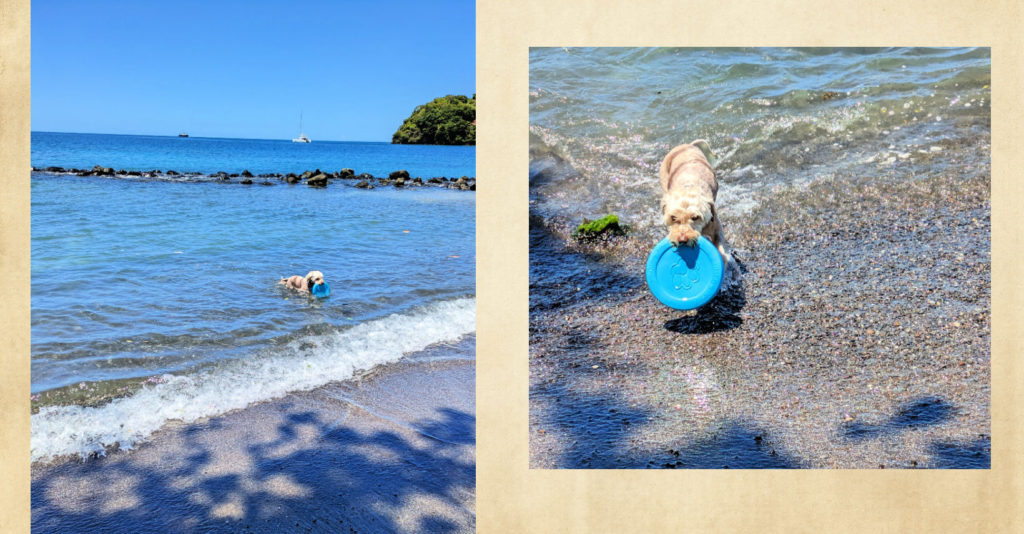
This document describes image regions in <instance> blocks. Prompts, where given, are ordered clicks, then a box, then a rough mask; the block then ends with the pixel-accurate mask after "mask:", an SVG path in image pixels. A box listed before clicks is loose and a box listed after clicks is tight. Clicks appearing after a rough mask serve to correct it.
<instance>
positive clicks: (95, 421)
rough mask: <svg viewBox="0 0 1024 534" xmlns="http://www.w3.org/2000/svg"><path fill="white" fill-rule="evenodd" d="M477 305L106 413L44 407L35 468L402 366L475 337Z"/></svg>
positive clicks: (301, 344) (225, 370)
mask: <svg viewBox="0 0 1024 534" xmlns="http://www.w3.org/2000/svg"><path fill="white" fill-rule="evenodd" d="M475 310H476V302H475V299H472V298H462V299H456V300H448V301H442V302H438V303H434V304H430V305H427V306H424V307H421V308H418V309H417V310H415V311H412V312H409V313H406V314H394V315H390V316H388V317H384V318H381V319H376V320H373V321H368V322H365V323H361V324H359V325H356V326H354V327H352V328H349V329H347V330H343V331H341V332H335V333H331V334H326V335H319V336H309V337H304V338H301V339H295V340H292V341H291V342H290V343H288V344H287V345H286V346H285V347H283V348H281V347H279V348H276V349H274V350H273V351H264V352H261V353H258V354H255V355H253V356H252V357H251V358H247V359H243V360H234V361H230V362H226V363H224V364H223V365H220V366H217V367H213V368H210V369H206V370H204V371H201V372H199V373H196V374H192V375H163V376H161V377H160V378H159V379H158V380H155V381H154V382H156V383H155V384H154V385H148V386H145V387H144V388H143V389H141V390H139V391H137V392H136V393H135V394H133V395H131V396H129V397H124V398H119V399H115V400H113V401H111V402H110V403H108V404H105V405H103V406H96V407H86V406H78V405H72V406H46V407H43V408H41V409H40V410H39V412H38V413H37V414H34V415H33V416H32V421H31V424H32V431H31V461H32V462H36V461H46V460H52V459H56V458H59V457H64V456H79V457H82V458H87V457H89V456H91V455H93V454H98V455H103V454H105V452H106V450H107V449H108V448H109V447H115V446H116V447H117V448H119V449H124V450H130V449H132V448H134V447H135V446H136V445H137V444H138V443H140V442H141V441H143V440H145V439H146V438H147V437H148V436H149V435H151V434H152V433H153V432H155V431H156V430H157V429H159V428H160V427H161V426H163V425H164V424H165V423H167V422H168V421H171V420H180V421H183V422H185V423H191V422H193V421H196V420H198V419H200V418H203V417H210V416H216V415H220V414H223V413H226V412H229V411H231V410H236V409H240V408H244V407H246V406H248V405H250V404H253V403H256V402H260V401H265V400H269V399H273V398H278V397H282V396H284V395H286V394H288V393H290V392H295V391H307V390H310V389H314V388H316V387H319V386H322V385H324V384H327V383H329V382H332V381H337V380H345V379H348V378H351V377H352V376H354V375H355V374H356V373H357V372H359V371H362V370H367V369H371V368H373V367H376V366H379V365H383V364H387V363H392V362H395V361H398V360H400V359H401V358H402V357H403V356H404V355H406V354H410V353H413V352H418V351H420V350H423V349H425V348H426V347H428V346H430V345H433V344H436V343H446V342H453V341H456V340H458V339H460V338H462V337H463V336H465V335H467V334H470V333H472V332H473V331H474V330H475V322H476V312H475Z"/></svg>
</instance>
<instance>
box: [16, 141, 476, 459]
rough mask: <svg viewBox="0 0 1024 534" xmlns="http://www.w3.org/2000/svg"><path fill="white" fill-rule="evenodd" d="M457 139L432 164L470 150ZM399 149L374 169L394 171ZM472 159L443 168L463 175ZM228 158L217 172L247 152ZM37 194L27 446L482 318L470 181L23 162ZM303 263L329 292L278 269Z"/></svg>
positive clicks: (112, 434)
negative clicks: (226, 178) (133, 171)
mask: <svg viewBox="0 0 1024 534" xmlns="http://www.w3.org/2000/svg"><path fill="white" fill-rule="evenodd" d="M38 135H39V134H37V136H38ZM45 137H46V136H44V138H45ZM83 137H88V138H89V139H88V141H89V142H94V141H95V140H94V138H93V136H83ZM99 137H102V138H112V137H121V136H99ZM170 141H172V142H173V141H177V140H176V139H170ZM187 141H191V140H187ZM55 142H56V139H54V138H51V139H50V140H49V141H48V143H55ZM129 142H130V143H131V142H137V143H139V144H146V143H148V142H149V141H148V140H147V139H141V140H129ZM232 143H233V144H236V145H245V144H246V142H243V141H232ZM261 144H262V142H259V141H257V142H253V145H255V146H256V147H258V146H260V145H261ZM387 146H388V145H384V147H387ZM348 148H349V149H351V147H348ZM377 148H379V147H375V148H374V149H373V151H371V152H372V153H376V152H375V151H376V150H377ZM434 148H435V149H443V148H446V147H434ZM457 148H458V150H455V151H453V153H457V154H458V155H455V156H452V157H451V158H449V159H448V161H447V163H443V164H441V165H440V166H438V167H434V169H435V170H436V171H437V172H439V173H440V172H441V171H440V169H442V167H443V166H444V165H454V163H452V162H453V161H456V160H458V161H463V159H464V156H465V154H464V151H463V150H462V149H463V148H464V147H457ZM76 150H77V149H76ZM106 150H110V151H111V152H110V153H111V154H116V153H117V151H116V150H114V149H110V148H109V147H108V149H106ZM259 150H260V149H259V148H254V147H248V148H247V149H245V150H240V151H239V153H246V152H249V153H251V152H259ZM56 152H57V149H56V148H54V146H53V145H47V148H46V149H45V150H43V149H35V147H34V154H39V153H48V154H52V153H56ZM99 152H103V151H99ZM399 152H400V153H401V154H404V152H403V151H399ZM437 152H440V153H443V152H444V150H439V151H437ZM401 154H400V155H399V156H397V157H396V159H392V160H388V159H385V160H384V162H383V163H380V164H379V165H380V166H381V167H382V168H385V169H396V168H399V167H403V166H404V165H403V164H401V163H400V160H401V158H403V157H404V156H403V155H401ZM84 157H85V158H86V159H89V161H97V162H100V161H103V162H105V164H108V165H111V164H113V165H119V164H118V163H117V162H112V161H111V159H115V158H110V157H107V154H106V153H105V152H104V153H103V154H102V157H101V155H93V156H89V155H86V156H84ZM132 157H136V156H134V155H129V156H126V158H128V159H130V158H132ZM361 157H369V156H367V155H365V154H364V155H363V156H361ZM261 158H262V159H265V160H266V161H269V160H270V159H272V158H271V157H270V156H268V155H265V154H264V155H263V156H261ZM261 158H254V159H261ZM214 159H215V157H214V156H212V155H210V154H207V155H205V156H204V157H201V158H197V161H206V160H209V161H213V160H214ZM440 159H442V160H444V159H445V158H444V157H441V158H440ZM471 159H472V158H470V162H469V163H470V165H468V166H467V165H465V163H466V162H465V161H463V163H461V164H459V165H463V166H462V167H461V168H457V166H456V167H451V169H453V172H448V171H445V173H448V174H460V175H461V174H463V173H465V172H467V171H471V169H472V166H471ZM181 161H185V160H184V159H183V160H181ZM230 161H231V162H233V163H231V162H229V163H225V164H224V165H223V166H215V168H217V169H220V168H224V169H230V168H232V167H231V166H230V165H233V164H235V163H238V164H239V165H242V164H243V162H242V160H241V159H240V158H237V157H236V159H235V160H230ZM38 163H39V164H40V165H51V164H53V165H73V163H70V162H69V161H65V160H44V161H39V162H38ZM179 163H180V162H179ZM292 164H293V163H292V162H291V161H286V162H285V163H284V164H283V165H284V167H285V168H288V166H290V165H292ZM125 166H126V167H128V166H129V165H127V164H125ZM148 166H150V165H147V167H148ZM152 166H154V167H158V168H159V167H172V166H173V167H179V168H186V166H184V165H179V164H174V165H171V164H170V163H168V162H167V161H165V162H164V165H152ZM305 166H306V167H309V166H311V165H305ZM321 166H326V165H321ZM348 166H351V165H348ZM299 167H300V168H301V167H303V165H299ZM195 168H197V169H205V167H203V165H197V166H196V167H195ZM248 168H250V169H251V170H253V172H256V169H257V168H256V167H255V166H249V167H248ZM424 168H425V169H428V170H429V169H430V167H424ZM267 170H268V172H270V171H275V172H276V171H281V170H283V169H282V168H278V167H274V166H268V167H267ZM293 170H299V169H293ZM378 172H379V171H378ZM410 172H412V170H411V169H410ZM31 195H32V312H31V319H32V387H31V389H32V393H33V396H34V399H35V400H36V401H38V402H39V403H41V404H42V406H43V407H42V409H41V410H40V411H39V413H37V414H35V415H33V420H32V425H33V433H32V447H33V459H40V458H47V457H51V456H54V455H59V454H71V453H79V452H81V453H88V452H96V451H98V450H101V449H102V447H103V446H105V445H110V444H112V443H115V442H119V443H120V445H121V447H126V446H129V447H130V446H131V444H132V443H134V442H135V441H137V440H138V439H143V438H144V437H145V436H146V435H148V433H149V432H152V431H153V430H155V429H156V428H159V426H160V425H162V424H163V423H164V422H165V421H166V420H168V419H174V418H180V419H186V420H189V418H192V419H194V418H197V417H203V416H207V415H213V414H217V413H222V412H223V411H226V410H230V409H235V408H240V407H244V406H245V405H246V404H249V403H251V402H257V401H259V400H265V399H267V398H271V397H274V396H279V395H282V394H285V393H287V392H288V391H294V390H302V389H309V388H312V387H316V386H317V385H320V384H323V383H326V382H328V381H331V380H340V379H345V378H348V377H350V376H352V375H353V374H354V373H356V372H358V371H359V370H361V369H362V370H365V369H369V368H372V367H374V366H376V365H380V364H383V363H387V362H390V361H394V360H396V359H399V358H401V357H402V356H403V355H404V354H408V353H410V352H415V351H419V350H422V349H423V348H425V347H427V346H430V345H432V344H436V343H444V342H453V341H456V340H458V339H461V338H462V337H463V336H465V335H468V334H471V333H472V332H473V330H474V317H475V314H474V309H475V305H474V296H475V289H474V288H475V260H476V256H475V241H474V240H475V214H474V210H475V194H474V193H472V192H468V191H454V190H447V189H434V188H429V189H428V188H418V189H395V188H390V187H388V188H378V189H375V190H373V191H365V190H361V189H356V188H352V187H344V186H340V185H332V186H330V187H327V188H324V189H318V188H310V187H306V186H303V185H296V186H287V185H278V186H275V187H245V186H239V185H237V184H235V185H227V184H220V183H216V182H212V181H206V182H203V181H200V182H167V181H138V180H123V179H118V178H107V177H77V176H72V175H65V174H52V173H32V177H31ZM310 270H319V271H322V272H323V273H324V275H325V278H326V280H327V281H328V283H330V285H331V289H332V293H331V296H330V297H329V298H327V299H323V300H316V299H312V298H310V297H309V296H306V295H302V294H299V293H297V292H294V291H290V290H287V289H285V288H283V287H282V286H280V285H278V283H277V282H278V280H279V278H280V277H282V276H289V275H295V274H298V275H305V273H306V272H308V271H310ZM142 383H145V385H144V386H141V389H140V384H142ZM55 392H63V396H62V397H60V399H61V400H59V401H55V400H53V399H54V396H53V395H54V393H55ZM69 392H70V393H75V394H79V393H80V398H78V397H75V398H74V399H73V400H71V401H69V400H68V398H69V397H68V395H69ZM110 396H114V397H119V398H118V399H117V400H115V401H114V402H110V403H106V404H103V403H101V405H100V406H98V407H86V405H89V404H95V403H96V401H97V399H106V398H109V397H110ZM104 402H105V400H104ZM119 425H120V426H119Z"/></svg>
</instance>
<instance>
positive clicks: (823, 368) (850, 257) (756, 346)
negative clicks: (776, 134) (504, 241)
mask: <svg viewBox="0 0 1024 534" xmlns="http://www.w3.org/2000/svg"><path fill="white" fill-rule="evenodd" d="M989 182H990V179H989V176H988V174H987V172H974V173H963V174H958V175H943V176H937V177H928V178H916V177H910V178H901V179H898V180H890V179H886V178H885V177H872V178H865V179H846V180H839V179H827V180H819V181H815V182H812V183H810V184H809V185H803V186H792V187H780V188H777V189H775V190H773V191H771V192H770V193H769V194H767V195H765V196H764V198H760V199H759V200H760V204H759V207H757V208H755V209H754V210H752V211H751V212H748V213H746V214H744V215H741V216H737V217H733V218H727V217H723V221H724V224H725V228H726V233H727V236H728V237H729V239H730V241H731V242H732V244H733V246H734V247H735V248H736V249H737V254H736V255H737V257H738V258H739V259H740V260H741V264H742V270H743V274H742V281H741V283H740V284H738V285H736V286H733V287H732V288H730V289H729V290H727V291H725V292H724V293H721V294H719V296H718V297H716V298H715V300H713V301H712V302H711V303H710V304H709V305H707V306H705V307H704V308H702V309H700V310H697V311H690V312H681V311H675V310H672V309H670V308H667V307H665V306H662V305H661V304H660V303H658V302H657V301H656V300H655V298H654V297H653V296H651V295H650V294H649V293H648V291H647V289H646V283H645V281H644V279H643V262H644V260H645V259H646V254H647V253H648V252H649V250H650V247H651V246H652V244H653V242H651V241H650V239H649V237H650V236H632V237H626V238H622V239H618V240H613V241H611V242H609V243H604V244H598V245H591V246H579V245H576V244H573V243H572V242H571V240H568V239H567V236H568V234H569V232H570V231H571V227H570V226H569V225H568V224H567V223H566V222H563V221H558V220H554V219H548V220H542V219H539V218H533V219H532V220H531V320H530V382H531V396H530V450H531V459H530V465H531V467H534V468H614V467H632V468H988V467H990V461H991V460H990V439H991V438H990V402H989V399H990V373H991V367H990V358H989V355H990V274H989V273H990V269H989V266H990V257H989V256H990V221H989V213H990V196H989V189H990V183H989ZM652 202H656V199H655V200H652Z"/></svg>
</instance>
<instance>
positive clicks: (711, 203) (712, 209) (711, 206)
mask: <svg viewBox="0 0 1024 534" xmlns="http://www.w3.org/2000/svg"><path fill="white" fill-rule="evenodd" d="M708 206H709V207H710V208H711V219H710V220H708V222H711V221H713V220H715V219H717V218H718V212H717V211H715V203H714V202H708Z"/></svg>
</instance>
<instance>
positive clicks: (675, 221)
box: [670, 215, 679, 223]
mask: <svg viewBox="0 0 1024 534" xmlns="http://www.w3.org/2000/svg"><path fill="white" fill-rule="evenodd" d="M670 220H671V221H672V222H673V223H677V222H679V219H677V218H676V216H675V215H673V216H672V217H671V219H670Z"/></svg>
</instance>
